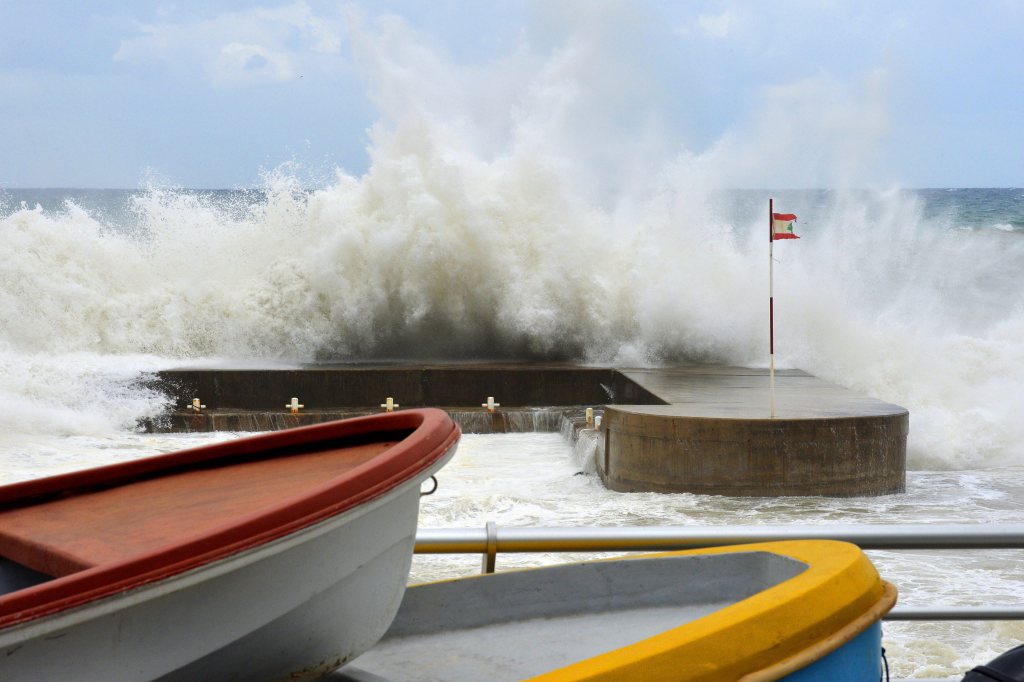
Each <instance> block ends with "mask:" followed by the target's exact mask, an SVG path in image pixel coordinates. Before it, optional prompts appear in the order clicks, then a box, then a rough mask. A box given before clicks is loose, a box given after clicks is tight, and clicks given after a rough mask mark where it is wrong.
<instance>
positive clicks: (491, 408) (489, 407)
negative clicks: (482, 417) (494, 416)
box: [480, 395, 501, 412]
mask: <svg viewBox="0 0 1024 682" xmlns="http://www.w3.org/2000/svg"><path fill="white" fill-rule="evenodd" d="M480 407H486V408H487V411H488V412H494V408H495V407H501V403H496V402H494V396H493V395H489V396H487V402H486V403H480Z"/></svg>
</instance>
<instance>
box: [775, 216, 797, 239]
mask: <svg viewBox="0 0 1024 682" xmlns="http://www.w3.org/2000/svg"><path fill="white" fill-rule="evenodd" d="M795 222H796V215H794V214H792V213H772V238H773V239H800V237H798V236H796V235H795V234H794V233H793V223H795Z"/></svg>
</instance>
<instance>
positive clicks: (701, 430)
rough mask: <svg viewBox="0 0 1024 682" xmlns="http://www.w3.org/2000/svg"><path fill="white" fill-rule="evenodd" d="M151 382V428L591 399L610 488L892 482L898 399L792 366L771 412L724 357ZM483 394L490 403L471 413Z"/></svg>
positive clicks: (195, 376) (727, 489)
mask: <svg viewBox="0 0 1024 682" xmlns="http://www.w3.org/2000/svg"><path fill="white" fill-rule="evenodd" d="M155 384H156V385H157V386H158V387H159V388H161V389H162V390H164V391H166V392H167V393H169V394H170V395H174V396H176V398H177V403H178V405H179V406H180V408H182V409H178V410H175V411H174V412H173V413H172V414H171V415H169V417H167V419H166V420H165V422H166V423H165V424H164V425H160V424H154V425H153V428H154V429H156V430H165V429H171V430H232V431H250V430H272V429H278V428H290V427H291V426H299V425H302V424H307V423H317V422H318V421H326V420H327V419H337V418H343V417H346V416H354V415H355V414H369V413H373V412H379V411H380V408H379V405H380V404H381V403H383V402H384V401H385V399H386V398H387V397H392V398H394V401H395V402H396V403H398V404H399V405H400V406H401V407H405V408H408V407H422V406H441V407H445V409H447V410H449V411H450V412H453V413H461V414H463V415H465V416H464V417H463V422H465V424H464V426H465V427H466V428H465V430H466V432H477V433H481V432H482V433H499V432H507V431H515V430H523V428H524V425H525V426H529V420H531V419H532V420H533V425H534V427H536V426H537V425H538V424H540V422H538V421H537V420H538V419H541V418H540V417H537V415H536V412H534V413H533V414H532V415H531V414H529V413H530V410H528V409H524V408H526V407H527V406H547V407H556V408H557V407H566V408H571V409H570V412H571V413H573V414H575V413H576V412H580V411H581V410H582V408H583V407H584V406H602V405H603V406H606V407H605V409H604V415H603V422H602V426H601V433H600V445H601V446H602V447H601V448H599V452H598V454H597V457H596V465H597V471H598V474H599V475H600V476H601V479H602V481H604V483H605V485H606V486H608V487H609V488H611V489H613V490H620V491H658V492H691V493H704V494H723V495H751V496H782V495H840V496H853V495H883V494H891V493H897V492H901V491H903V490H904V487H905V478H906V439H907V431H908V428H909V415H908V413H907V411H906V410H905V409H904V408H902V407H899V406H897V405H892V404H889V403H885V402H882V401H879V400H876V399H874V398H871V397H868V396H865V395H862V394H859V393H856V392H853V391H849V390H846V389H843V388H841V387H839V386H835V385H833V384H829V383H827V382H825V381H822V380H821V379H818V378H817V377H814V376H811V375H809V374H807V373H806V372H802V371H800V370H779V371H777V372H776V416H775V418H774V419H772V418H771V417H770V412H769V391H768V371H767V370H766V369H764V370H762V369H749V368H742V367H727V366H687V367H676V368H665V369H615V368H607V367H580V366H575V365H567V364H526V363H524V364H515V363H476V364H432V365H412V364H405V363H402V364H379V365H314V366H305V367H299V368H294V369H203V368H194V369H189V368H185V369H179V370H171V371H165V372H160V373H159V375H158V377H157V379H156V381H155ZM293 396H295V397H298V399H299V402H300V403H303V404H305V405H306V408H305V409H303V410H302V411H301V412H300V414H299V415H297V416H296V415H291V414H289V413H288V410H286V409H285V404H286V403H287V402H288V401H289V400H290V399H291V398H292V397H293ZM488 396H494V398H495V400H496V401H497V402H498V403H500V404H501V407H500V408H499V410H498V412H497V413H495V414H494V415H490V414H481V415H479V416H477V413H483V412H484V411H483V410H482V409H481V408H479V407H478V406H479V405H480V403H482V402H484V401H486V399H487V397H488ZM192 398H200V399H201V400H202V402H203V403H205V404H206V405H207V406H208V408H209V409H208V410H207V411H206V412H205V413H204V414H202V415H194V414H192V413H190V412H188V411H187V410H185V409H183V408H184V407H185V406H187V405H188V404H189V403H191V401H192ZM556 412H557V411H556ZM516 414H520V415H525V416H519V417H516V416H514V415H516ZM577 417H578V415H577ZM543 419H547V417H545V418H543ZM558 419H560V417H559V418H558ZM517 420H518V421H517ZM460 423H462V422H460ZM471 423H472V424H474V425H475V426H469V424H471ZM545 424H547V422H545ZM543 430H548V428H547V427H545V428H544V429H543ZM551 430H556V429H555V428H552V429H551Z"/></svg>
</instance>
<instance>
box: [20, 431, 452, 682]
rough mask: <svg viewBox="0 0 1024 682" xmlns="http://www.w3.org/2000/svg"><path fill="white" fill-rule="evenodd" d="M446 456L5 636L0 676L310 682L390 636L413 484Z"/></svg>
mask: <svg viewBox="0 0 1024 682" xmlns="http://www.w3.org/2000/svg"><path fill="white" fill-rule="evenodd" d="M455 435H456V437H457V430H456V431H455ZM454 449H455V447H454V441H452V442H450V443H447V444H446V446H445V447H444V450H445V452H444V454H443V455H441V456H438V457H434V459H433V460H432V461H431V462H430V464H429V466H426V467H424V468H421V469H419V470H417V471H416V472H415V473H414V475H411V476H408V477H407V478H406V479H405V480H404V481H402V482H400V483H398V484H397V485H393V486H391V487H390V488H389V489H387V490H386V491H385V492H383V493H381V494H378V495H376V496H375V497H373V498H372V499H369V500H367V501H364V502H362V503H360V504H359V505H357V506H354V507H351V508H349V509H347V510H346V511H342V512H340V513H337V514H335V515H333V516H329V517H327V518H325V519H323V520H320V521H318V522H315V523H312V524H310V525H306V526H304V527H300V528H297V529H295V530H293V531H292V532H289V533H287V534H285V535H282V536H280V537H276V538H275V539H272V540H270V541H267V542H263V543H259V544H256V545H255V546H251V547H249V548H247V549H244V550H242V551H238V552H234V553H231V554H229V555H227V556H224V557H222V558H219V559H217V560H214V561H211V562H208V563H204V564H202V565H200V566H197V567H194V568H191V569H189V570H186V571H183V572H180V573H175V574H172V575H170V576H168V577H165V578H162V579H158V580H152V581H146V582H141V581H140V584H138V585H136V586H132V587H129V588H128V589H125V590H123V591H120V592H118V593H116V594H112V595H109V596H105V597H103V598H99V599H94V600H90V601H87V602H86V603H83V604H79V605H76V606H74V607H72V608H68V609H60V610H56V611H54V612H52V613H49V614H47V615H43V616H41V617H36V618H32V619H29V620H26V621H24V622H20V623H16V624H14V625H12V626H9V627H6V628H3V629H2V630H0V679H3V680H5V681H6V680H26V681H33V682H36V681H38V680H72V679H73V680H97V681H99V680H102V681H104V682H107V681H122V680H123V681H126V682H127V681H136V680H166V681H174V680H182V681H185V680H207V679H208V680H275V679H282V680H284V679H287V680H296V679H314V678H316V677H319V676H320V675H322V674H323V673H324V672H326V671H329V670H331V669H333V668H336V667H337V666H338V665H341V664H343V663H344V662H346V661H348V660H351V659H352V658H353V657H355V656H356V655H358V654H359V653H361V652H363V651H365V650H366V649H368V648H369V647H370V646H372V645H373V644H374V643H375V642H376V641H377V640H378V639H379V638H380V637H381V635H382V634H383V633H384V632H385V631H386V630H387V628H388V626H389V624H390V622H391V620H392V619H393V617H394V615H395V612H396V611H397V609H398V606H399V604H400V602H401V598H402V594H403V592H404V590H405V585H406V581H407V579H408V573H409V566H410V563H411V559H412V550H413V543H414V541H415V532H416V522H417V516H418V510H419V496H420V483H421V481H423V480H424V479H426V478H427V477H428V476H430V475H431V474H432V473H433V472H435V471H436V470H438V469H439V468H440V467H441V466H442V465H443V464H444V463H445V462H446V461H447V460H448V459H449V458H450V457H451V456H452V454H453V453H454ZM44 586H45V585H44Z"/></svg>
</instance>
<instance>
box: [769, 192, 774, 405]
mask: <svg viewBox="0 0 1024 682" xmlns="http://www.w3.org/2000/svg"><path fill="white" fill-rule="evenodd" d="M772 208H773V207H772V198H771V197H768V386H769V393H770V394H771V398H770V401H771V418H772V419H775V267H774V266H775V261H774V260H773V259H772V247H773V246H774V245H775V234H774V232H775V230H774V227H773V226H772Z"/></svg>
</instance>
